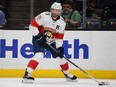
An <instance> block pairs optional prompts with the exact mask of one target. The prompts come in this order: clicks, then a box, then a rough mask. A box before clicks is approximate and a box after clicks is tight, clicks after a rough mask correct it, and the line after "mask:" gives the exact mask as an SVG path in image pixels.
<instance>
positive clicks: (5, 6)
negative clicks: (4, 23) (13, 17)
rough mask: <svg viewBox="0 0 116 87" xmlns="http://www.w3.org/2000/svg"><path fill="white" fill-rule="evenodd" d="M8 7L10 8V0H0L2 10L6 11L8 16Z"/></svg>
mask: <svg viewBox="0 0 116 87" xmlns="http://www.w3.org/2000/svg"><path fill="white" fill-rule="evenodd" d="M7 9H8V0H0V10H2V11H3V12H4V14H5V17H6V18H7V17H8V14H7Z"/></svg>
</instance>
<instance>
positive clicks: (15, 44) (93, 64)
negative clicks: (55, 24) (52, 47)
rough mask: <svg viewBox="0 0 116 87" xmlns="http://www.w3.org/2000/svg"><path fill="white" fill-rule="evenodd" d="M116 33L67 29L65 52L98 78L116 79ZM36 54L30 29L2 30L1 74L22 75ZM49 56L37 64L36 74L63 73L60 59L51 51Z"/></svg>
mask: <svg viewBox="0 0 116 87" xmlns="http://www.w3.org/2000/svg"><path fill="white" fill-rule="evenodd" d="M115 37H116V31H66V32H65V37H64V47H65V55H66V57H67V58H68V59H70V60H71V61H72V62H74V63H75V64H77V65H79V66H80V67H81V68H83V69H84V70H87V71H88V72H89V73H90V74H91V73H92V74H93V76H95V77H97V78H108V79H109V78H111V79H116V67H115V66H116V62H115V61H116V58H115V57H116V39H115ZM32 57H33V52H32V43H31V33H30V32H29V31H27V30H24V31H23V30H22V31H21V30H18V31H14V30H1V31H0V77H22V76H23V73H24V69H25V68H26V66H27V63H28V61H29V60H30V59H31V58H32ZM46 57H47V58H44V60H43V61H42V62H41V63H40V65H39V66H38V67H37V69H38V70H37V71H35V72H34V76H35V77H63V75H62V74H61V72H60V67H59V63H58V62H57V60H56V59H53V58H52V57H51V55H50V54H49V53H48V52H47V53H46ZM69 65H70V69H71V71H72V72H73V73H74V74H77V76H78V77H80V78H87V76H86V75H84V74H83V73H82V72H80V71H79V70H77V69H76V68H75V67H74V66H73V65H71V64H69ZM51 72H53V73H54V74H51ZM8 73H9V74H8ZM39 73H40V74H39Z"/></svg>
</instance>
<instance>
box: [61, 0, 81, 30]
mask: <svg viewBox="0 0 116 87" xmlns="http://www.w3.org/2000/svg"><path fill="white" fill-rule="evenodd" d="M62 7H63V11H62V13H61V14H62V16H63V17H64V19H65V22H66V23H67V24H66V28H78V27H80V22H81V15H80V13H79V12H78V11H77V10H74V9H73V8H72V1H70V0H65V1H64V2H63V3H62Z"/></svg>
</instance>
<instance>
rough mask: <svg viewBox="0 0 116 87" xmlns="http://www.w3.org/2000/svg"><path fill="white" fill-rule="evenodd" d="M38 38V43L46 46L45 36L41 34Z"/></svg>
mask: <svg viewBox="0 0 116 87" xmlns="http://www.w3.org/2000/svg"><path fill="white" fill-rule="evenodd" d="M36 37H37V40H36V41H37V43H38V44H40V43H41V44H45V43H46V36H45V35H42V34H40V33H39V34H38V35H37V36H36Z"/></svg>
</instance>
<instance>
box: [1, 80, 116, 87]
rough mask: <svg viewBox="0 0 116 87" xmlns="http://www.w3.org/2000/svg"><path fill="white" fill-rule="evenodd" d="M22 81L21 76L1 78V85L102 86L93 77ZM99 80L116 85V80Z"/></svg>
mask: <svg viewBox="0 0 116 87" xmlns="http://www.w3.org/2000/svg"><path fill="white" fill-rule="evenodd" d="M21 81H22V79H21V78H0V87H100V86H98V83H97V82H95V81H94V80H92V79H78V81H77V82H67V81H66V80H65V79H62V78H36V79H35V81H34V83H33V84H24V83H21ZM98 81H102V82H109V83H110V85H109V86H103V87H116V80H98ZM101 87H102V86H101Z"/></svg>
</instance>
